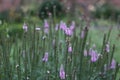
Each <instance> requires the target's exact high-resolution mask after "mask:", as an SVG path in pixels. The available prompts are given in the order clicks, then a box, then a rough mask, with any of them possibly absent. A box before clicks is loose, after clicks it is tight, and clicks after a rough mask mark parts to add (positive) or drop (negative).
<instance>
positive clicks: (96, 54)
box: [90, 49, 100, 62]
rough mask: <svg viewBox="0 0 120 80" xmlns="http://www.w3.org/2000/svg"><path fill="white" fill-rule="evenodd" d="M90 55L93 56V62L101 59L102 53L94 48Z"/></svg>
mask: <svg viewBox="0 0 120 80" xmlns="http://www.w3.org/2000/svg"><path fill="white" fill-rule="evenodd" d="M90 56H91V62H96V61H97V60H98V59H99V56H100V55H99V54H98V53H97V52H96V51H94V50H93V49H92V51H91V53H90Z"/></svg>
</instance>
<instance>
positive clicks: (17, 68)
mask: <svg viewBox="0 0 120 80" xmlns="http://www.w3.org/2000/svg"><path fill="white" fill-rule="evenodd" d="M86 23H87V22H86ZM43 24H44V23H43ZM81 24H82V23H81ZM81 24H79V25H80V26H77V27H75V28H74V29H73V35H71V36H70V35H66V34H65V32H64V31H62V30H61V29H58V30H56V29H55V27H54V25H56V24H55V23H52V22H51V24H50V23H49V22H48V25H47V27H44V25H42V27H40V29H39V30H38V29H37V30H36V26H34V25H33V24H30V25H29V27H28V29H27V31H26V30H22V25H4V26H2V28H1V29H0V30H5V31H3V32H6V33H7V34H8V33H9V35H11V36H9V37H5V35H6V34H5V35H2V37H1V38H0V53H1V54H0V65H1V66H0V71H1V73H0V80H9V79H10V80H27V79H30V80H75V79H76V80H117V79H116V78H117V74H118V73H119V66H118V62H117V61H116V65H114V66H116V67H115V68H113V69H111V68H110V67H111V62H112V60H113V59H114V52H115V45H112V44H111V45H110V52H106V50H105V49H106V44H107V43H108V42H109V41H110V34H111V29H110V30H109V31H108V33H106V34H104V36H103V35H101V36H100V38H101V37H104V38H103V41H102V40H101V41H99V39H98V35H99V34H100V33H101V32H98V33H96V32H94V31H92V32H91V30H89V29H91V28H90V27H89V28H88V26H87V27H84V25H85V24H84V25H83V26H82V25H81ZM60 25H61V23H59V24H58V26H60ZM62 25H64V24H62ZM68 25H70V24H69V23H68ZM68 25H67V26H68ZM87 25H88V24H87ZM11 26H14V27H11ZM48 26H49V27H48ZM7 27H8V28H7ZM37 28H39V27H37ZM44 28H47V29H49V30H48V33H45V32H44ZM18 29H20V30H18ZM67 29H69V28H68V27H67ZM18 31H20V34H22V38H20V39H19V36H16V35H17V34H18ZM81 31H84V37H82V38H81V37H80V35H81ZM95 31H96V30H95ZM94 34H96V35H97V36H93V35H94ZM12 36H15V37H12ZM90 38H91V39H90ZM93 38H95V39H93ZM13 40H14V42H13ZM97 42H98V43H99V44H97V45H96V47H95V46H94V47H93V46H92V45H93V44H94V43H97ZM98 45H99V46H98ZM69 46H71V47H72V52H69V51H68V47H69ZM91 49H93V50H94V51H95V52H96V53H97V54H99V58H98V60H97V61H95V62H92V61H91V56H90V55H89V52H90V50H91ZM85 50H86V51H87V54H88V55H87V56H85V55H84V51H85ZM46 52H48V61H43V58H44V55H45V53H46ZM61 64H62V65H63V68H64V71H65V75H66V76H65V79H60V75H59V72H60V66H61ZM118 77H119V76H118Z"/></svg>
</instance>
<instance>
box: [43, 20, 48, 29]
mask: <svg viewBox="0 0 120 80" xmlns="http://www.w3.org/2000/svg"><path fill="white" fill-rule="evenodd" d="M44 28H49V24H48V21H47V20H44Z"/></svg>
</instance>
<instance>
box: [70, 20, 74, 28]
mask: <svg viewBox="0 0 120 80" xmlns="http://www.w3.org/2000/svg"><path fill="white" fill-rule="evenodd" d="M70 29H71V30H74V29H75V22H74V21H73V22H72V24H71V26H70Z"/></svg>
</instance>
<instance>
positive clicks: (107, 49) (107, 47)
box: [105, 43, 110, 53]
mask: <svg viewBox="0 0 120 80" xmlns="http://www.w3.org/2000/svg"><path fill="white" fill-rule="evenodd" d="M105 51H106V52H108V53H109V52H110V45H109V43H107V44H106V47H105Z"/></svg>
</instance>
